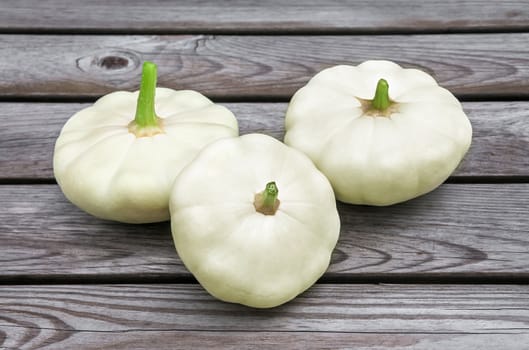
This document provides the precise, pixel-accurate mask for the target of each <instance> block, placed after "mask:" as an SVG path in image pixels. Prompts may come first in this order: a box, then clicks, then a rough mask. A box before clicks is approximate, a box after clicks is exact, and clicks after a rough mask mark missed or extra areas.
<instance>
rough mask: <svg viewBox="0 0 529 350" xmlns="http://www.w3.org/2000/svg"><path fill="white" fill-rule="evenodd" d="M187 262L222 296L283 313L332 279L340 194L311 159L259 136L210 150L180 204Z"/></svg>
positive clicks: (176, 197)
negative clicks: (326, 274)
mask: <svg viewBox="0 0 529 350" xmlns="http://www.w3.org/2000/svg"><path fill="white" fill-rule="evenodd" d="M170 209H171V224H172V232H173V238H174V242H175V246H176V250H177V252H178V255H179V256H180V258H181V259H182V261H183V262H184V264H185V266H186V267H187V268H188V269H189V270H190V271H191V273H193V275H194V276H195V277H196V279H197V280H198V281H199V282H200V284H201V285H202V286H203V287H204V288H205V289H206V290H207V291H208V292H209V293H210V294H212V295H213V296H215V297H217V298H219V299H221V300H224V301H227V302H233V303H240V304H244V305H247V306H252V307H256V308H267V307H274V306H277V305H279V304H282V303H284V302H287V301H289V300H291V299H292V298H294V297H295V296H296V295H298V294H299V293H301V292H303V291H304V290H306V289H307V288H309V287H310V286H311V285H312V284H313V283H315V282H316V280H317V279H318V278H319V277H320V276H321V275H322V274H323V273H324V271H325V270H326V269H327V267H328V265H329V261H330V258H331V253H332V251H333V249H334V247H335V245H336V242H337V239H338V235H339V230H340V221H339V217H338V212H337V209H336V202H335V198H334V194H333V191H332V187H331V185H330V184H329V182H328V180H327V179H326V178H325V176H324V175H323V174H322V173H320V172H319V171H318V170H317V169H316V167H315V166H314V164H313V163H312V162H311V161H310V159H309V158H308V157H307V156H305V155H304V154H302V153H301V152H299V151H297V150H295V149H292V148H290V147H288V146H286V145H284V144H283V143H281V142H279V141H277V140H276V139H274V138H272V137H269V136H265V135H261V134H250V135H245V136H242V137H240V138H230V139H223V140H220V141H217V142H215V143H213V144H211V145H210V146H208V147H206V148H205V149H204V150H203V151H202V152H201V153H200V154H199V155H198V156H197V158H196V159H195V160H194V161H193V162H191V163H190V164H189V165H188V166H187V167H186V168H184V170H182V172H181V173H180V175H179V176H178V177H177V179H176V180H175V184H174V188H173V191H172V194H171V199H170Z"/></svg>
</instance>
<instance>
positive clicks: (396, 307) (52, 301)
mask: <svg viewBox="0 0 529 350" xmlns="http://www.w3.org/2000/svg"><path fill="white" fill-rule="evenodd" d="M0 310H1V311H2V312H1V313H0V347H2V348H3V349H5V348H8V349H13V348H16V349H21V348H24V349H41V348H44V349H49V348H51V349H77V348H82V349H131V348H134V349H153V348H156V349H168V348H171V349H174V348H178V349H190V348H195V347H198V348H205V347H206V346H207V345H211V344H215V348H222V349H228V348H229V349H233V348H241V346H243V345H244V346H252V348H259V349H261V348H262V347H261V346H266V348H277V346H280V347H281V348H296V349H307V348H320V347H319V346H317V345H322V347H321V348H324V349H345V348H348V349H350V348H351V347H354V348H359V347H362V348H370V349H371V348H376V349H451V348H456V349H461V348H472V349H498V348H508V349H524V346H525V345H526V344H527V341H528V340H529V288H528V287H527V286H516V285H498V286H491V285H454V286H446V285H368V284H360V285H332V284H330V285H316V286H313V287H312V288H311V289H309V291H308V292H306V293H304V294H302V295H301V296H299V297H298V298H296V299H295V300H293V301H292V302H290V303H287V304H285V305H282V306H280V307H278V308H274V309H270V310H254V309H249V308H246V307H243V306H239V305H234V304H227V303H222V302H220V301H217V300H214V299H213V298H212V297H210V296H209V295H208V294H207V293H206V292H205V291H203V290H202V289H201V288H200V286H198V285H178V284H156V285H148V284H147V285H57V286H45V285H43V286H4V287H2V288H0ZM191 345H193V346H191ZM46 346H48V347H46ZM245 348H246V347H245Z"/></svg>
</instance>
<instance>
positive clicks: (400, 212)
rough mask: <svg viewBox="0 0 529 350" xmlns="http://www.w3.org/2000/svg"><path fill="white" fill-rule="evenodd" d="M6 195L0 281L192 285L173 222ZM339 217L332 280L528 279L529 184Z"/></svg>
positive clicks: (52, 189) (450, 188) (449, 187)
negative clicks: (96, 213) (133, 220)
mask: <svg viewBox="0 0 529 350" xmlns="http://www.w3.org/2000/svg"><path fill="white" fill-rule="evenodd" d="M29 193H30V194H31V195H28V194H29ZM0 198H2V199H3V200H2V201H3V205H4V206H5V209H3V210H1V211H0V242H2V250H3V259H2V274H1V275H0V281H2V279H4V280H6V281H13V280H17V279H24V280H26V281H38V280H41V279H46V278H48V279H53V280H54V281H63V280H79V279H82V278H90V279H96V278H97V277H98V276H99V277H100V278H105V280H112V278H114V279H116V280H119V281H126V280H127V279H131V278H132V279H145V280H152V279H154V278H165V279H168V278H170V279H173V278H174V279H177V278H186V279H190V278H191V275H190V274H189V273H188V272H187V270H186V269H185V268H184V266H183V265H182V263H181V261H180V260H179V259H178V257H177V256H176V254H175V250H174V248H173V243H172V238H171V231H170V227H169V224H168V223H161V224H150V225H141V226H137V225H124V224H119V223H114V222H110V221H103V220H99V219H96V218H93V217H91V216H89V215H88V214H86V213H84V212H82V211H80V210H79V209H77V208H75V207H74V206H73V205H71V204H70V203H69V202H68V201H67V200H66V199H65V198H64V197H63V195H62V194H61V192H60V189H59V188H58V187H57V186H56V185H40V186H32V185H17V186H8V185H4V186H0ZM339 211H340V217H341V223H342V230H341V236H340V240H339V243H338V246H337V247H336V250H335V252H334V255H333V263H332V264H331V266H330V268H329V272H328V273H327V274H326V276H325V277H324V279H326V280H340V281H350V282H354V281H356V280H366V279H373V278H380V279H381V280H384V279H386V278H391V279H392V280H398V279H397V278H401V279H402V280H403V281H404V280H413V279H421V280H430V281H441V280H448V281H450V280H453V279H454V278H458V279H460V280H463V281H467V282H470V281H473V280H479V281H482V280H483V279H484V278H487V277H488V278H490V279H491V280H497V281H505V280H511V281H512V280H513V279H514V278H517V279H520V280H522V281H529V273H528V271H529V234H528V231H527V228H528V227H529V216H528V215H527V213H528V212H529V184H525V183H524V184H446V185H443V186H442V187H441V188H439V189H438V190H436V191H435V192H432V193H430V194H429V195H426V196H424V197H421V198H418V199H415V200H412V201H409V202H407V203H403V204H399V205H395V206H391V207H388V208H384V209H383V210H381V209H380V208H376V207H368V206H353V205H346V204H341V205H340V206H339Z"/></svg>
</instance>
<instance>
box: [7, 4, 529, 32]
mask: <svg viewBox="0 0 529 350" xmlns="http://www.w3.org/2000/svg"><path fill="white" fill-rule="evenodd" d="M227 9H229V10H227ZM527 18H529V2H528V1H524V0H523V1H520V0H518V1H496V2H491V1H487V0H472V1H468V0H466V1H454V0H451V1H443V2H439V1H432V0H428V1H420V0H397V1H391V0H383V1H376V2H375V1H369V0H356V1H351V0H349V1H339V0H331V1H325V2H322V1H318V0H301V1H300V0H297V1H289V2H286V1H280V0H273V1H255V0H254V1H242V0H229V1H226V0H223V1H222V2H219V1H215V0H206V1H200V2H197V1H184V0H177V1H171V0H156V1H148V2H146V1H139V0H117V1H116V0H113V1H111V2H109V1H105V0H83V1H82V2H76V3H72V1H69V0H51V1H45V2H44V1H31V0H3V1H2V3H1V4H0V30H4V31H17V32H20V31H22V30H26V31H29V30H33V31H37V30H38V31H48V32H50V31H65V32H69V33H71V32H72V31H78V32H103V33H109V32H125V33H131V32H160V33H167V32H191V33H192V32H214V33H218V32H235V33H241V32H242V33H248V32H250V33H251V32H260V33H263V32H264V33H284V32H295V33H306V32H308V31H310V32H317V33H326V32H329V31H331V32H344V33H355V32H364V31H369V32H384V31H388V30H389V31H405V32H425V31H427V32H431V31H446V32H450V31H465V30H467V31H468V30H503V31H505V30H526V29H527V28H529V24H528V23H527Z"/></svg>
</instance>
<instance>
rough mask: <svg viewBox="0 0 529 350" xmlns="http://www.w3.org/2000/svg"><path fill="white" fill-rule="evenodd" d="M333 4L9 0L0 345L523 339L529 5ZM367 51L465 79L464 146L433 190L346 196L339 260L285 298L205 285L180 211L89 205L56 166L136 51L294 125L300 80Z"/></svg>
mask: <svg viewBox="0 0 529 350" xmlns="http://www.w3.org/2000/svg"><path fill="white" fill-rule="evenodd" d="M265 3H266V4H265ZM322 3H324V2H323V1H316V0H304V1H290V2H288V1H270V2H266V1H248V2H244V1H236V0H232V1H224V2H223V3H220V2H219V1H214V0H204V1H200V2H196V4H192V2H185V1H161V0H159V1H151V2H149V3H147V1H142V2H140V1H131V0H119V1H113V2H112V4H110V1H103V0H84V1H67V0H49V1H27V0H18V1H17V0H4V1H2V2H1V3H0V33H1V34H0V99H1V101H0V122H1V127H0V183H1V185H0V262H1V264H0V349H40V348H45V349H201V348H207V347H214V348H217V349H223V348H230V349H240V348H258V349H263V348H270V349H308V348H326V349H340V348H351V349H353V348H354V349H463V348H465V349H528V348H529V286H528V285H527V284H528V283H529V215H528V214H529V102H528V101H529V1H520V0H519V1H485V0H475V1H419V0H407V1H400V0H399V1H389V0H384V1H376V2H375V1H338V0H333V1H328V2H327V3H326V4H324V5H322ZM367 59H391V60H394V61H397V62H399V63H400V64H401V65H403V66H405V67H418V68H421V69H423V70H425V71H427V72H429V73H431V74H432V75H433V76H434V77H435V78H436V79H437V80H438V81H439V82H440V83H441V84H442V85H443V86H445V87H447V88H448V89H450V90H451V91H452V92H453V93H455V94H456V95H457V96H458V97H459V98H460V99H461V100H462V101H464V102H463V106H464V109H465V110H466V112H467V113H468V115H469V117H470V119H471V122H472V125H473V128H474V137H473V144H472V147H471V149H470V151H469V153H468V155H467V156H466V158H465V160H464V161H463V163H462V164H461V166H460V167H459V168H458V170H457V171H456V172H455V173H454V174H453V176H452V177H451V178H450V179H449V180H448V181H447V182H446V183H445V184H443V185H442V186H441V187H440V188H439V189H437V190H436V191H434V192H432V193H431V194H428V195H426V196H423V197H421V198H418V199H415V200H411V201H409V202H406V203H403V204H399V205H395V206H391V207H386V208H373V207H363V206H352V205H344V204H340V205H339V210H340V214H341V219H342V226H343V228H342V230H341V238H340V240H339V243H338V246H337V248H336V251H335V253H334V256H333V261H332V265H331V266H330V268H329V271H328V273H327V274H325V275H324V277H323V278H322V279H321V281H320V282H319V283H317V284H316V285H315V286H314V287H313V288H311V289H310V290H309V291H308V292H306V293H304V294H303V295H301V296H299V297H298V298H297V299H295V300H294V301H292V302H290V303H288V304H286V305H283V306H281V307H278V308H275V309H271V310H253V309H249V308H246V307H242V306H239V305H231V304H226V303H222V302H220V301H217V300H215V299H213V298H212V297H210V296H209V295H208V294H207V293H206V292H205V291H204V290H203V289H202V288H200V286H199V285H197V283H196V282H195V280H194V279H193V278H192V276H191V275H190V274H189V273H188V272H187V271H186V269H185V268H184V267H183V265H182V263H181V261H180V260H179V258H178V257H177V255H176V253H175V250H174V248H173V244H172V239H171V235H170V227H169V224H168V223H162V224H153V225H139V226H134V225H124V224H119V223H114V222H108V221H102V220H98V219H95V218H93V217H91V216H89V215H87V214H85V213H84V212H82V211H80V210H79V209H77V208H76V207H74V206H73V205H72V204H70V203H69V202H68V201H67V200H66V199H65V198H64V196H63V195H62V193H61V191H60V189H59V188H58V187H57V185H56V183H55V180H54V178H53V172H52V163H51V159H52V154H53V145H54V142H55V139H56V137H57V135H58V133H59V130H60V128H61V126H62V125H63V124H64V122H65V121H66V120H67V119H68V118H69V117H70V116H71V115H72V114H73V113H74V112H75V111H77V110H79V109H81V108H83V107H85V106H88V105H89V104H91V103H93V101H94V100H95V99H96V98H97V97H99V96H101V95H103V94H105V93H108V92H110V91H114V90H119V89H124V90H135V89H137V86H138V82H139V78H140V73H141V63H142V61H144V60H152V61H154V62H156V63H157V64H158V65H159V73H160V77H159V85H161V86H166V87H171V88H175V89H196V90H199V91H201V92H203V93H205V94H206V95H207V96H209V97H210V98H212V99H213V100H215V101H216V102H219V103H222V104H224V105H226V106H228V107H229V108H230V109H232V110H233V111H234V113H235V114H236V115H237V118H238V120H239V123H240V127H241V134H246V133H250V132H262V133H265V134H268V135H272V136H275V137H277V138H279V139H282V136H283V133H284V129H283V116H284V112H285V109H286V106H287V102H288V101H289V98H290V96H291V95H292V94H293V92H294V91H296V90H297V89H298V88H300V87H301V86H302V85H304V84H305V83H306V82H307V80H308V79H309V78H310V77H311V76H312V75H314V74H315V73H316V72H318V71H320V70H321V69H323V68H326V67H329V66H332V65H335V64H348V63H349V64H358V63H360V62H361V61H364V60H367Z"/></svg>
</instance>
